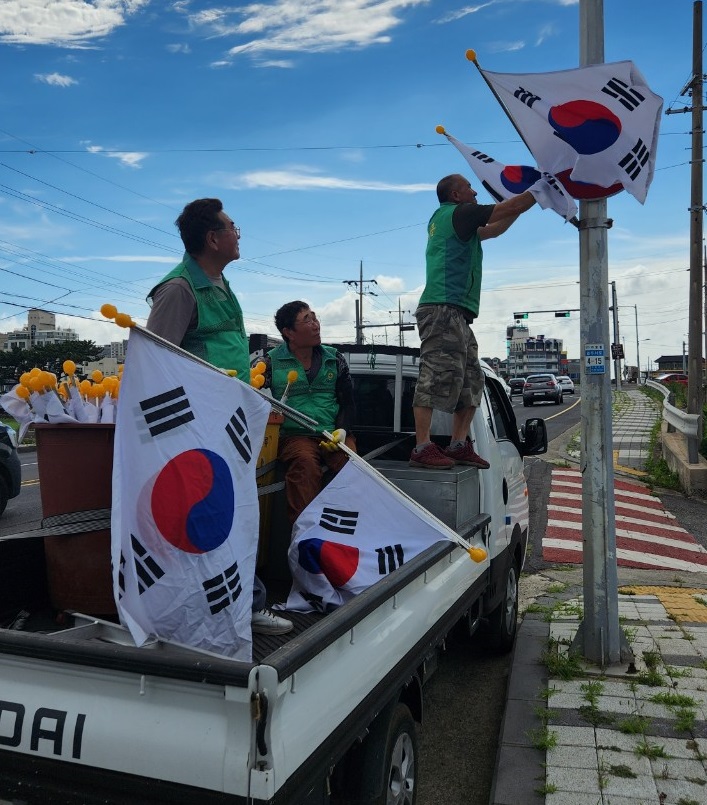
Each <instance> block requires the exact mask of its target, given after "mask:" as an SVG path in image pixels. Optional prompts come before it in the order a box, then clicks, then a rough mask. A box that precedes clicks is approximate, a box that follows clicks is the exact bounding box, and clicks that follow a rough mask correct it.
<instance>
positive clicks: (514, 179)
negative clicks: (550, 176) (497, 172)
mask: <svg viewBox="0 0 707 805" xmlns="http://www.w3.org/2000/svg"><path fill="white" fill-rule="evenodd" d="M539 178H540V171H539V170H537V168H531V167H530V166H528V165H506V167H505V168H504V169H503V170H502V171H501V184H502V185H503V186H504V187H505V188H506V190H508V191H509V192H510V193H522V192H524V191H525V190H527V189H528V188H529V187H532V186H533V185H534V184H535V182H537V181H538V179H539Z"/></svg>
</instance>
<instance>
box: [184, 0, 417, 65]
mask: <svg viewBox="0 0 707 805" xmlns="http://www.w3.org/2000/svg"><path fill="white" fill-rule="evenodd" d="M428 2H429V0H349V2H346V3H341V2H339V0H302V1H301V2H294V1H293V0H275V2H272V3H251V4H249V5H243V6H234V7H231V8H229V7H225V6H221V7H219V8H210V9H204V10H201V11H198V12H197V13H195V14H191V15H189V23H190V25H191V26H192V28H194V29H195V30H203V31H204V32H205V33H206V34H207V35H210V36H218V37H241V38H246V39H247V40H248V41H246V42H244V43H243V44H239V45H236V46H235V47H232V48H231V49H230V50H229V51H228V54H227V55H228V56H230V57H231V58H234V57H236V56H238V55H240V54H243V53H247V54H249V55H251V56H255V57H259V56H260V55H261V54H265V53H273V52H309V53H321V52H327V51H336V50H342V49H345V48H362V47H367V46H369V45H372V44H385V43H387V42H389V41H390V36H389V35H388V32H389V31H391V30H392V29H394V28H396V27H397V26H398V25H400V24H401V22H402V20H401V17H400V12H402V11H403V10H405V9H407V8H411V7H413V6H418V5H426V4H427V3H428ZM266 64H270V65H271V66H275V67H283V66H289V65H288V63H287V62H285V63H283V62H282V61H280V60H275V61H272V60H270V61H264V62H263V65H262V66H265V65H266ZM214 66H221V63H220V62H216V64H215V65H214Z"/></svg>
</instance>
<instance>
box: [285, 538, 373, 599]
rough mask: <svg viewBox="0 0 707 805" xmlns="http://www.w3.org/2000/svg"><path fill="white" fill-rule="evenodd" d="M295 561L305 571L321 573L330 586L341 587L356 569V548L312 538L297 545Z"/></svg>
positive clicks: (357, 553)
mask: <svg viewBox="0 0 707 805" xmlns="http://www.w3.org/2000/svg"><path fill="white" fill-rule="evenodd" d="M297 548H298V551H297V561H298V562H299V565H300V567H302V568H303V569H304V570H306V571H307V573H314V574H322V575H323V576H325V577H326V578H327V579H328V581H329V583H330V584H331V586H332V587H343V586H344V584H346V582H347V581H349V580H350V579H351V577H352V576H353V575H354V573H355V572H356V570H357V569H358V557H359V552H358V548H354V547H352V546H351V545H340V544H339V543H338V542H329V541H328V540H323V539H318V538H312V539H303V540H302V542H300V543H299V545H298V546H297Z"/></svg>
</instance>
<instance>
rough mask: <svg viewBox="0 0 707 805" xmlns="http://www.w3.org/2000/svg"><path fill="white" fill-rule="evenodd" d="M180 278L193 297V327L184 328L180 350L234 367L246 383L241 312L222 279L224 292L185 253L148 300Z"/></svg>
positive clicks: (246, 350) (247, 358) (247, 363)
mask: <svg viewBox="0 0 707 805" xmlns="http://www.w3.org/2000/svg"><path fill="white" fill-rule="evenodd" d="M176 277H181V278H182V279H185V280H186V281H187V282H188V283H189V286H190V287H191V290H192V293H193V294H194V298H195V299H196V316H197V326H196V329H195V330H190V331H188V332H187V333H186V334H185V336H184V338H183V339H182V343H181V344H179V346H180V347H182V349H185V350H186V351H187V352H191V354H192V355H196V356H197V357H198V358H203V359H204V360H205V361H208V362H209V363H211V364H213V365H214V366H217V367H218V368H219V369H236V370H237V372H238V378H239V380H242V381H243V382H244V383H248V384H250V351H249V348H248V337H247V335H246V332H245V325H244V324H243V311H242V310H241V306H240V304H239V303H238V300H237V299H236V296H235V294H234V293H233V292H232V291H231V287H230V286H229V284H228V281H227V280H226V278H225V277H224V278H223V284H224V285H225V286H226V292H225V293H224V291H223V290H222V289H221V288H219V287H218V286H216V285H214V284H213V283H212V282H211V281H210V280H209V278H208V277H207V276H206V274H204V272H203V270H202V268H201V266H200V265H199V264H198V263H197V262H196V260H194V258H193V257H191V256H190V255H189V254H187V253H186V252H185V254H184V257H183V258H182V262H181V263H180V264H179V265H178V266H177V267H176V268H174V269H173V270H172V271H170V272H169V274H167V276H166V277H164V278H163V279H162V280H160V282H159V283H158V284H157V285H156V286H155V287H154V288H153V289H152V290H151V291H150V293H149V294H148V299H149V298H150V297H151V296H152V295H153V294H154V292H155V291H156V290H157V288H159V286H160V285H162V284H163V283H165V282H167V280H171V279H175V278H176Z"/></svg>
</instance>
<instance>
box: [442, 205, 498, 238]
mask: <svg viewBox="0 0 707 805" xmlns="http://www.w3.org/2000/svg"><path fill="white" fill-rule="evenodd" d="M495 206H496V205H495V204H470V203H469V202H464V203H463V204H457V206H456V207H455V209H454V212H453V213H452V226H453V227H454V231H455V232H456V233H457V235H458V237H459V238H461V240H463V241H467V240H471V238H472V237H473V236H474V235H475V234H476V230H477V229H478V228H479V227H481V226H486V224H487V223H488V222H489V218H490V217H491V213H492V212H493V210H494V207H495Z"/></svg>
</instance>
